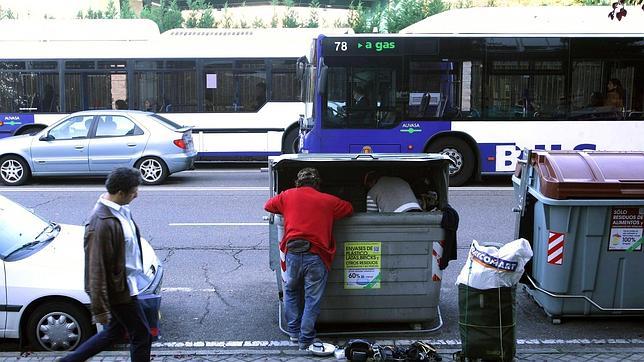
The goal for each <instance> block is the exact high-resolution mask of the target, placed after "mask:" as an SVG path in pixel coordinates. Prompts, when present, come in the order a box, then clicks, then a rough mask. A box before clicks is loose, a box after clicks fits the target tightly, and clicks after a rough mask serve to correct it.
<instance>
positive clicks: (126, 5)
mask: <svg viewBox="0 0 644 362" xmlns="http://www.w3.org/2000/svg"><path fill="white" fill-rule="evenodd" d="M120 5H121V13H120V17H121V19H136V18H137V16H136V13H135V12H134V10H132V8H131V7H130V0H120Z"/></svg>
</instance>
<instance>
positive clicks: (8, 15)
mask: <svg viewBox="0 0 644 362" xmlns="http://www.w3.org/2000/svg"><path fill="white" fill-rule="evenodd" d="M15 18H16V15H15V14H14V13H13V11H11V9H7V10H5V9H3V8H2V6H0V20H2V19H15Z"/></svg>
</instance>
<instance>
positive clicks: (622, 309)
mask: <svg viewBox="0 0 644 362" xmlns="http://www.w3.org/2000/svg"><path fill="white" fill-rule="evenodd" d="M526 277H527V278H528V280H529V281H530V284H532V286H533V287H534V289H536V290H538V291H540V292H541V293H544V294H546V295H548V296H551V297H554V298H579V299H585V300H586V301H587V302H588V303H590V304H592V305H593V306H594V307H595V308H597V309H599V310H602V311H606V312H644V308H604V307H602V306H600V305H599V304H597V303H595V302H594V301H593V300H592V299H590V298H588V297H587V296H585V295H569V294H555V293H551V292H549V291H547V290H545V289H543V288H541V287H539V286H538V285H537V283H535V281H534V280H532V278H531V277H530V276H529V275H527V274H526Z"/></svg>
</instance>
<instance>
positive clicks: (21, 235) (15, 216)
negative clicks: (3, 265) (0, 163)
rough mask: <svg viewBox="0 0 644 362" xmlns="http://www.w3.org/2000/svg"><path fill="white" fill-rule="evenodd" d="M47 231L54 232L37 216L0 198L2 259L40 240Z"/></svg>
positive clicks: (0, 245) (0, 256)
mask: <svg viewBox="0 0 644 362" xmlns="http://www.w3.org/2000/svg"><path fill="white" fill-rule="evenodd" d="M45 229H51V230H54V228H52V227H51V226H50V223H48V222H46V221H45V220H43V219H41V218H40V217H39V216H37V215H36V214H34V213H32V212H31V211H29V210H27V209H25V208H24V207H22V206H20V205H18V204H16V203H15V202H13V201H11V200H9V199H7V198H4V197H2V196H0V259H4V258H5V257H6V256H7V255H9V254H11V253H12V252H13V251H15V250H17V249H19V248H21V247H22V246H23V245H25V244H28V243H31V242H34V241H36V238H38V239H40V236H41V235H43V231H44V230H45Z"/></svg>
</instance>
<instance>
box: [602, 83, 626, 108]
mask: <svg viewBox="0 0 644 362" xmlns="http://www.w3.org/2000/svg"><path fill="white" fill-rule="evenodd" d="M604 105H605V106H610V107H614V108H617V109H622V108H623V107H624V88H623V87H622V82H620V81H619V79H616V78H612V79H611V80H609V81H608V85H607V86H606V98H605V99H604Z"/></svg>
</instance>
